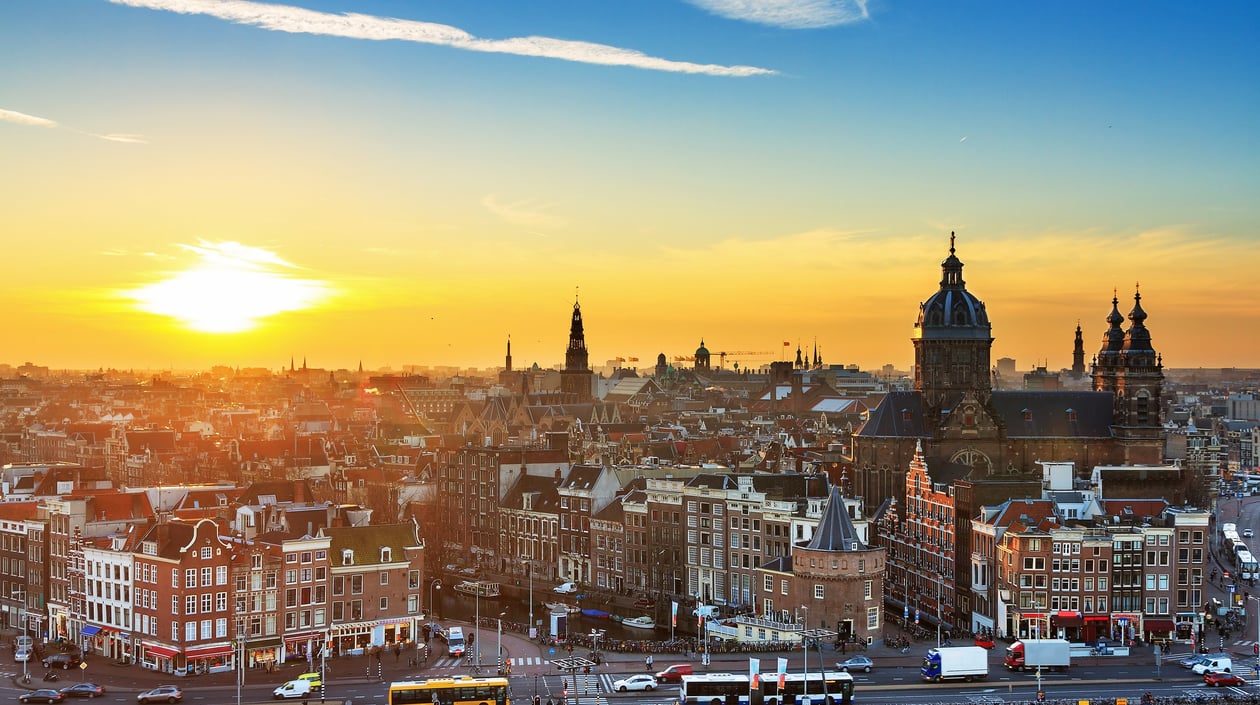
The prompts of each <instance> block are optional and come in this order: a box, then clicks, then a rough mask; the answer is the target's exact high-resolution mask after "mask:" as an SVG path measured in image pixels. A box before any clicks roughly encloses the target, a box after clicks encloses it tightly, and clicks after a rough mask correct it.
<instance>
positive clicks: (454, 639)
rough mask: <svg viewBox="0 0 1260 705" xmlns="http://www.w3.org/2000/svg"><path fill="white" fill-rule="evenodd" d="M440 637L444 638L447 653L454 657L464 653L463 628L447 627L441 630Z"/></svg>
mask: <svg viewBox="0 0 1260 705" xmlns="http://www.w3.org/2000/svg"><path fill="white" fill-rule="evenodd" d="M442 637H443V638H444V639H446V653H447V655H449V656H455V657H460V656H463V655H464V630H463V628H462V627H449V628H447V630H446V631H444V632H442Z"/></svg>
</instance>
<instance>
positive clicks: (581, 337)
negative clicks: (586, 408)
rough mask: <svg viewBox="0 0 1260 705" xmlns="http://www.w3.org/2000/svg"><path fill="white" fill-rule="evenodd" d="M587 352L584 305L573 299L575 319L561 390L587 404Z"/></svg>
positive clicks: (589, 371)
mask: <svg viewBox="0 0 1260 705" xmlns="http://www.w3.org/2000/svg"><path fill="white" fill-rule="evenodd" d="M589 359H590V358H589V355H588V354H587V352H586V333H585V332H584V331H583V329H582V305H581V304H580V303H578V301H577V300H576V299H575V300H574V301H573V319H572V320H571V322H570V323H569V347H568V349H567V350H565V352H564V369H563V370H561V371H560V391H561V392H564V393H565V395H566V396H567V398H568V399H571V400H573V401H574V402H576V403H580V404H585V403H587V402H589V401H591V396H592V395H591V381H592V380H591V366H590V363H589Z"/></svg>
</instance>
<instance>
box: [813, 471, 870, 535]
mask: <svg viewBox="0 0 1260 705" xmlns="http://www.w3.org/2000/svg"><path fill="white" fill-rule="evenodd" d="M805 547H806V548H808V549H811V550H814V551H864V550H866V545H865V544H863V543H862V537H861V536H859V535H858V532H857V529H855V528H854V527H853V520H852V519H850V518H849V510H848V508H847V507H846V506H845V504H844V497H843V496H841V494H840V488H839V487H836V486H835V485H832V486H831V494H830V495H829V496H828V497H827V503H826V504H824V505H823V513H822V518H821V519H820V520H819V521H818V530H817V531H815V532H814V536H813V538H811V539H810V541H809V543H808V544H806V546H805Z"/></svg>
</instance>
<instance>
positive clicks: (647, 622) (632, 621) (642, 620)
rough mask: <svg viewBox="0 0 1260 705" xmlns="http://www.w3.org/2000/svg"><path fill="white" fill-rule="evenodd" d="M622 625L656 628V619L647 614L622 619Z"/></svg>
mask: <svg viewBox="0 0 1260 705" xmlns="http://www.w3.org/2000/svg"><path fill="white" fill-rule="evenodd" d="M621 626H623V627H634V628H636V629H655V628H656V620H655V619H652V618H651V617H649V616H647V615H646V614H645V615H643V616H641V617H631V618H629V619H623V620H621Z"/></svg>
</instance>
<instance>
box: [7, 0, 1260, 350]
mask: <svg viewBox="0 0 1260 705" xmlns="http://www.w3.org/2000/svg"><path fill="white" fill-rule="evenodd" d="M1257 7H1258V6H1257V5H1256V4H1254V3H1245V2H1213V3H1197V4H1196V3H1184V2H1182V3H1168V2H1154V3H1142V4H1136V3H1119V2H1097V3H1095V2H1091V3H1047V2H1013V3H978V2H925V1H924V2H902V1H898V0H887V1H878V2H877V1H872V2H869V3H854V2H827V1H826V0H819V1H816V2H805V3H800V2H796V3H794V2H787V1H786V0H779V1H778V2H759V1H758V0H740V1H735V0H731V1H729V2H728V1H724V0H705V1H704V2H700V1H697V2H694V3H689V2H682V1H678V2H665V1H662V0H654V1H649V2H633V3H631V2H622V3H576V2H529V3H519V2H506V3H505V2H477V1H461V2H354V3H348V2H327V1H320V2H314V1H309V2H308V1H303V2H294V3H273V4H262V3H253V2H244V1H242V2H236V3H217V2H214V1H213V0H126V1H121V0H120V1H119V2H108V1H106V0H74V1H62V0H40V1H27V0H9V2H6V3H3V4H0V62H2V64H3V66H5V70H4V73H3V76H4V78H3V80H0V149H3V150H4V152H5V153H6V154H7V155H8V157H9V159H10V163H11V165H12V166H13V167H14V168H12V169H10V170H9V172H8V174H7V175H4V176H0V189H3V192H5V193H6V194H7V196H8V198H7V199H6V200H7V201H9V203H10V204H12V205H13V207H12V208H9V209H7V210H8V212H7V213H6V214H5V215H0V226H3V227H4V228H5V231H6V232H8V233H11V242H10V247H11V248H12V251H13V254H14V255H16V256H21V257H23V258H24V260H25V261H28V262H31V266H30V267H28V268H26V269H24V270H23V272H20V273H18V274H17V275H16V277H15V280H14V282H13V284H14V286H13V287H11V293H9V294H6V295H5V297H6V299H5V300H0V303H5V304H9V305H11V306H13V307H15V308H17V309H20V310H22V311H25V312H26V313H25V314H24V316H23V317H20V318H19V320H17V321H15V325H16V326H18V329H19V330H21V331H23V332H26V333H27V335H24V336H22V338H23V340H28V341H30V342H24V343H23V346H22V347H19V348H18V349H17V350H16V351H15V353H16V354H19V355H21V356H23V357H24V358H32V359H36V360H37V361H38V360H54V361H55V362H54V364H65V365H74V364H87V365H93V364H94V363H93V361H91V360H85V359H80V358H78V357H75V355H76V354H77V355H82V354H83V352H82V351H81V350H80V351H76V352H75V353H74V354H71V353H69V352H67V351H65V350H63V349H61V348H60V347H58V346H55V345H51V344H48V343H44V342H41V341H42V340H43V338H44V336H41V335H40V332H41V331H44V330H48V329H49V327H52V328H53V329H56V327H58V326H64V325H65V324H66V319H63V318H61V317H64V316H70V317H71V318H70V319H69V320H76V319H75V318H74V316H81V315H82V313H81V311H82V310H83V307H84V305H86V304H91V306H93V307H95V308H98V309H100V310H108V311H109V312H110V314H111V315H117V316H119V319H118V320H117V321H116V322H114V323H112V324H106V323H105V322H102V319H99V318H97V317H91V318H92V322H90V323H88V324H86V325H88V326H89V328H90V331H89V334H90V335H92V336H96V337H98V338H99V339H101V340H103V341H107V342H108V345H107V346H105V347H106V348H107V349H110V350H117V352H116V353H114V354H116V356H117V359H112V360H107V361H104V362H106V363H113V364H119V365H129V366H130V365H145V364H166V363H172V364H175V362H176V361H187V364H190V365H192V364H206V363H211V362H226V363H229V364H261V363H262V362H264V361H267V360H274V359H277V358H278V359H287V357H288V355H289V352H290V348H292V347H295V346H296V347H301V348H304V349H309V350H318V351H319V352H321V353H322V354H324V355H326V356H327V358H328V360H327V362H325V363H324V364H326V365H328V366H336V365H337V364H343V365H350V366H352V365H353V364H355V362H356V361H357V360H358V359H361V358H364V357H368V358H369V360H370V361H372V360H373V359H374V358H375V359H374V362H375V364H403V363H409V362H433V363H448V364H493V363H494V362H497V361H498V359H499V357H500V356H501V349H502V345H501V342H502V341H503V340H504V339H505V338H506V336H507V335H509V334H513V333H514V331H513V329H516V330H515V336H516V337H514V340H518V339H519V341H520V342H519V343H518V344H517V345H519V348H518V355H521V356H523V357H526V358H528V359H530V360H531V361H538V362H539V363H540V364H543V365H544V366H548V365H551V364H555V363H557V362H558V361H559V359H560V358H561V352H562V350H563V344H564V336H565V335H566V334H567V326H566V325H565V321H566V318H567V313H566V310H567V307H568V305H569V304H567V303H566V302H571V300H572V296H573V292H574V290H575V288H580V290H581V291H582V297H583V301H584V302H585V304H586V306H587V307H588V309H590V313H589V314H588V316H593V319H592V321H591V323H590V326H591V329H592V337H593V348H594V350H593V359H595V360H597V361H598V360H602V359H605V358H612V357H614V355H618V356H641V357H644V358H647V357H648V356H652V357H654V355H655V352H658V351H664V352H667V353H669V354H674V353H675V352H678V353H680V354H681V353H686V352H690V351H691V350H693V349H694V347H695V345H696V343H697V342H698V339H699V338H700V337H706V338H708V339H709V340H710V341H716V342H715V344H716V345H717V346H718V347H719V348H729V349H745V350H757V349H761V348H766V347H768V346H769V345H771V344H774V342H773V341H780V340H787V339H790V340H793V341H796V340H805V341H810V340H813V339H818V340H820V341H821V342H822V344H823V346H824V349H825V350H831V351H833V354H832V355H831V356H830V360H831V361H836V362H840V361H843V362H850V363H859V364H862V365H863V366H873V365H878V364H882V363H884V362H893V363H895V364H898V365H901V366H904V365H905V364H906V362H907V361H908V358H909V356H910V353H911V349H910V346H909V345H908V343H907V342H906V340H907V338H908V335H909V329H910V324H911V323H912V322H913V320H914V317H915V314H916V308H917V303H918V302H919V301H922V300H923V299H925V298H926V297H927V296H928V295H930V293H931V291H932V289H933V288H934V286H935V282H936V280H937V278H938V274H939V271H938V270H937V267H938V266H939V261H940V259H941V258H942V257H943V256H944V254H945V253H944V250H945V247H946V244H945V242H946V240H947V238H948V233H949V231H951V230H957V231H958V232H959V234H960V256H962V258H963V260H964V262H966V263H967V264H968V267H969V269H968V270H967V272H966V274H967V278H968V281H969V283H970V285H971V286H972V288H973V290H975V291H976V292H977V293H978V294H979V295H980V296H981V297H982V298H985V299H986V301H987V302H988V303H989V307H990V311H991V312H992V313H993V317H994V320H995V325H996V327H995V336H996V337H997V338H998V342H997V343H996V344H995V353H996V356H1004V355H1008V356H1011V357H1015V358H1016V359H1017V360H1018V361H1019V362H1020V363H1021V367H1023V366H1025V363H1027V365H1031V364H1032V363H1033V362H1034V361H1040V360H1042V359H1045V360H1046V361H1047V362H1048V363H1049V364H1050V366H1051V367H1056V366H1066V365H1068V364H1070V358H1069V357H1068V355H1069V353H1070V348H1069V347H1068V344H1070V340H1071V330H1072V329H1073V328H1074V326H1075V323H1076V321H1078V320H1083V321H1084V323H1083V327H1084V328H1085V331H1086V337H1087V340H1089V341H1091V342H1090V343H1089V344H1088V345H1089V346H1091V347H1092V346H1093V343H1092V341H1093V340H1095V339H1097V338H1100V337H1101V332H1102V331H1101V327H1102V319H1103V318H1104V317H1105V315H1106V313H1107V312H1108V311H1109V310H1110V297H1111V294H1112V292H1113V290H1116V289H1118V290H1119V294H1120V297H1121V299H1122V300H1128V299H1130V298H1131V295H1132V291H1133V288H1134V285H1135V282H1137V281H1139V280H1140V281H1142V290H1143V292H1144V295H1145V296H1146V299H1145V302H1146V305H1147V310H1148V312H1149V313H1150V314H1151V316H1152V317H1151V320H1150V321H1149V325H1150V326H1151V327H1152V330H1153V332H1154V334H1155V340H1156V345H1157V347H1159V345H1160V342H1161V333H1164V335H1163V338H1162V340H1163V341H1165V348H1166V350H1165V354H1166V357H1167V358H1168V360H1167V364H1170V365H1173V366H1197V365H1227V364H1240V365H1243V364H1257V365H1260V356H1257V355H1256V353H1255V352H1254V350H1256V349H1257V343H1260V340H1257V339H1255V338H1252V337H1250V336H1260V333H1247V332H1245V331H1251V330H1260V325H1257V324H1260V320H1258V319H1260V311H1257V310H1256V305H1255V297H1254V294H1252V292H1251V288H1250V286H1249V285H1248V284H1249V277H1250V270H1251V268H1252V266H1251V265H1249V264H1248V263H1249V262H1254V261H1255V255H1256V254H1258V253H1257V252H1256V247H1257V245H1256V240H1257V238H1256V236H1255V234H1254V233H1255V231H1256V227H1255V226H1256V220H1257V213H1256V205H1255V203H1256V202H1257V200H1258V199H1257V198H1256V194H1257V193H1260V188H1258V186H1260V184H1258V183H1257V182H1258V180H1260V169H1258V168H1257V167H1258V159H1257V158H1258V156H1260V145H1257V129H1256V127H1255V125H1256V116H1257V112H1258V111H1257V108H1260V95H1258V93H1260V88H1258V86H1260V81H1257V80H1256V78H1255V77H1256V76H1257V74H1258V73H1260V72H1258V71H1257V69H1258V68H1260V66H1257V64H1260V60H1258V59H1257V52H1256V50H1255V47H1256V46H1260V41H1257V40H1258V39H1260V36H1257V35H1260V31H1258V27H1260V22H1257V19H1260V17H1258V16H1260V10H1258V9H1257ZM346 13H354V15H353V16H351V15H347V14H346ZM392 19H396V20H400V21H401V22H394V21H391V20H392ZM282 29H288V30H291V31H281V30H282ZM297 30H303V31H297ZM344 34H351V35H353V36H349V37H347V36H330V35H344ZM371 37H394V38H390V39H385V40H375V39H371ZM397 37H411V38H421V39H422V40H423V41H408V40H405V39H399V38H397ZM470 48H475V49H493V51H478V50H471V49H470ZM525 54H540V55H525ZM207 242H209V243H220V242H239V243H242V244H243V245H245V246H246V247H249V248H260V249H262V250H266V251H267V252H271V253H274V254H275V255H276V258H277V259H278V260H279V261H283V262H286V263H289V264H292V265H293V267H294V268H296V269H299V270H300V271H301V272H302V280H303V281H308V282H309V281H315V280H319V281H323V282H325V283H326V284H327V291H329V292H330V295H329V296H328V297H327V298H326V299H325V300H324V303H323V304H321V306H320V307H314V306H312V307H311V308H309V310H294V311H291V312H290V313H288V314H281V315H279V317H269V318H267V321H268V323H269V326H270V327H268V326H260V328H259V329H258V330H256V331H255V332H253V333H251V334H248V335H246V334H241V335H236V336H235V337H232V336H220V337H216V338H214V339H212V340H206V339H203V338H193V339H184V340H179V341H178V342H171V336H170V335H169V331H168V330H167V329H166V328H164V327H163V326H161V325H156V324H153V325H151V324H150V323H151V322H152V321H151V319H149V318H147V316H151V315H152V314H151V313H149V314H145V313H137V312H136V311H135V310H134V307H131V308H129V307H128V306H126V305H124V303H122V302H123V301H125V300H126V298H127V297H126V292H128V291H133V290H135V289H136V288H137V287H141V286H144V285H146V284H149V283H152V282H153V281H154V280H157V279H160V278H161V277H164V276H171V275H172V273H173V272H177V271H179V268H180V267H183V266H186V265H187V262H183V261H181V260H180V258H181V256H187V255H188V253H190V252H192V253H195V252H205V251H206V250H205V248H204V247H203V245H204V244H205V243H207ZM199 248H200V249H199ZM211 249H213V248H211ZM105 258H107V259H105ZM264 259H265V258H264ZM106 262H107V264H106ZM155 262H160V263H162V264H161V266H155ZM54 272H58V273H61V272H64V273H65V274H66V275H68V277H69V278H70V279H71V280H72V281H76V282H80V283H81V288H79V289H76V290H75V291H74V292H71V293H73V294H75V296H73V297H71V298H70V299H67V298H66V296H67V292H66V291H65V287H61V288H59V289H47V288H45V287H46V282H47V281H48V279H49V274H51V273H54ZM628 275H629V276H630V277H631V278H632V279H633V281H634V282H644V281H646V282H649V283H650V285H648V286H641V285H639V284H637V283H636V284H634V285H630V284H628V283H627V281H625V278H626V277H627V276H628ZM1208 282H1211V284H1210V285H1209V284H1208ZM750 283H754V284H750ZM14 291H16V293H14ZM854 291H859V292H861V299H860V301H859V302H855V299H854ZM1050 292H1054V294H1053V295H1051V293H1050ZM785 301H790V302H792V304H793V305H791V306H785V305H784V302H785ZM680 302H682V305H680ZM701 302H703V305H697V304H699V303H701ZM106 304H108V305H106ZM225 305H226V304H225ZM1122 309H1123V310H1126V311H1127V308H1123V307H1122ZM1205 311H1208V313H1205ZM272 315H274V314H268V316H272ZM400 317H401V318H404V319H414V320H425V319H426V318H427V319H428V320H429V321H433V322H435V323H434V325H433V326H432V327H431V328H430V329H429V330H409V331H406V332H399V331H390V332H389V333H388V334H380V335H379V338H378V337H368V338H366V339H365V338H364V337H362V336H360V337H357V338H356V339H355V340H354V341H352V343H347V342H344V341H342V342H332V341H329V340H328V338H327V336H326V335H324V334H323V333H322V331H325V330H326V329H327V327H328V326H333V325H335V326H344V325H346V322H347V321H359V322H371V325H370V326H369V327H370V328H372V329H373V330H381V329H387V328H389V327H390V326H389V324H388V323H386V322H387V321H394V320H399V318H400ZM259 320H262V319H259ZM50 321H56V322H50ZM441 321H448V322H449V323H448V324H447V325H441V324H440V323H439V322H441ZM469 321H476V322H477V323H478V324H479V325H477V326H474V327H471V328H470V327H469V325H468V322H469ZM556 321H559V323H556ZM76 322H77V323H79V324H82V321H76ZM1161 325H1162V326H1163V328H1162V330H1161V328H1160V326H1161ZM93 326H99V328H92V327H93ZM1223 326H1225V327H1229V328H1232V329H1242V331H1243V332H1240V333H1239V335H1238V338H1237V343H1236V344H1230V345H1226V346H1220V347H1219V348H1218V349H1214V350H1205V349H1204V346H1201V345H1195V344H1193V343H1191V342H1189V341H1193V340H1194V339H1196V337H1197V336H1201V335H1211V334H1213V332H1214V331H1219V330H1221V329H1222V327H1223ZM522 328H525V329H526V330H527V331H529V332H526V331H523V330H521V329H522ZM552 328H554V329H555V330H551V329H552ZM644 330H650V332H651V334H650V335H647V336H645V335H644V332H643V331H644ZM854 331H862V332H863V335H861V336H855V335H854ZM365 340H366V342H365ZM595 340H598V341H599V343H600V344H594V341H595ZM1064 341H1067V343H1065V342H1064ZM355 345H358V346H359V347H369V346H370V347H371V349H372V350H373V353H372V355H371V356H368V355H365V354H364V353H363V352H362V350H356V349H355ZM1004 346H1005V347H1004ZM710 347H714V345H710ZM1161 349H1163V348H1161ZM605 351H606V353H607V354H606V355H605V354H604V352H605Z"/></svg>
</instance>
